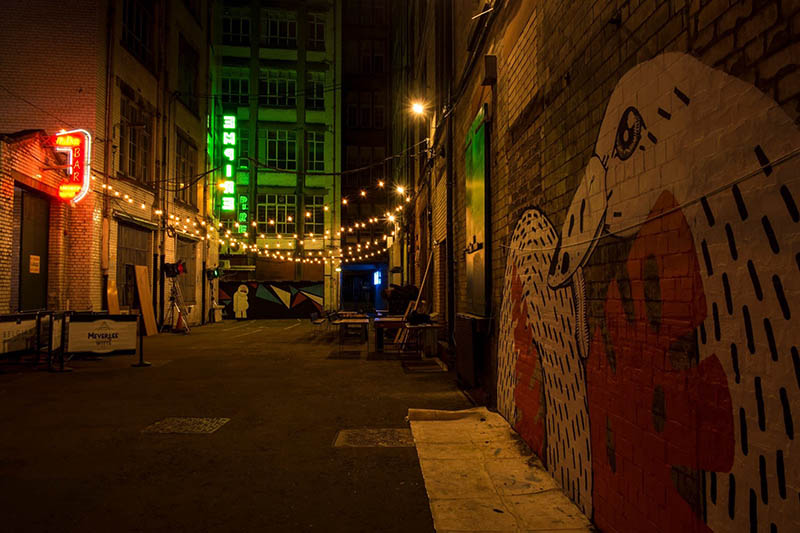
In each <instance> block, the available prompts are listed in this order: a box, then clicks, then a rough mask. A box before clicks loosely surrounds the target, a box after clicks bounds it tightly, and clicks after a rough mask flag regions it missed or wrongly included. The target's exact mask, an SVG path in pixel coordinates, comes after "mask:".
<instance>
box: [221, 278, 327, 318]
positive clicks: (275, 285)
mask: <svg viewBox="0 0 800 533" xmlns="http://www.w3.org/2000/svg"><path fill="white" fill-rule="evenodd" d="M242 286H244V288H245V290H244V291H242V290H241V287H242ZM322 290H323V286H322V283H317V282H313V281H312V282H305V281H292V282H284V281H275V282H272V281H244V282H242V281H220V283H219V303H220V304H222V305H224V306H225V316H226V317H227V318H234V317H238V318H309V317H310V316H311V313H319V312H320V311H322V307H323V299H322V294H323V293H322ZM237 292H238V293H240V294H244V295H246V297H247V301H246V303H244V302H242V303H240V304H239V305H237V306H234V296H236V293H237ZM234 307H236V309H234ZM236 310H239V313H238V314H237V313H236ZM242 315H243V316H242Z"/></svg>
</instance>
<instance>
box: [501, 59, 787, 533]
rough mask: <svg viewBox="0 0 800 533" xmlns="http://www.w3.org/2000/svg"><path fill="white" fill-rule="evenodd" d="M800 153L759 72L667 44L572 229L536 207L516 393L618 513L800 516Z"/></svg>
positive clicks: (603, 519)
mask: <svg viewBox="0 0 800 533" xmlns="http://www.w3.org/2000/svg"><path fill="white" fill-rule="evenodd" d="M799 149H800V131H798V128H797V126H795V124H794V123H793V121H792V120H791V119H790V118H789V117H788V116H787V115H786V114H785V113H784V112H783V111H782V110H781V108H780V107H779V106H778V105H777V103H775V102H774V101H773V100H772V99H770V98H769V97H767V96H766V95H764V94H763V93H761V92H760V91H759V90H758V89H756V88H755V87H754V86H752V85H750V84H748V83H746V82H744V81H742V80H739V79H737V78H734V77H732V76H729V75H727V74H725V73H724V72H722V71H719V70H715V69H712V68H710V67H708V66H706V65H704V64H702V63H701V62H699V61H697V60H696V59H694V58H692V57H690V56H686V55H683V54H677V53H676V54H664V55H661V56H658V57H656V58H654V59H652V60H650V61H647V62H644V63H642V64H640V65H638V66H636V67H635V68H634V69H632V70H631V71H629V72H628V73H626V74H625V75H624V76H623V77H622V79H621V80H620V81H619V83H618V85H617V87H616V88H615V90H614V91H613V93H612V94H611V96H610V98H609V102H608V105H607V108H606V112H605V115H604V118H603V121H602V124H601V127H600V130H599V133H598V138H597V141H596V144H595V148H594V155H593V156H592V157H591V158H590V160H589V162H588V163H587V166H586V169H585V171H584V175H583V177H582V179H581V180H580V183H579V184H578V187H577V188H576V190H575V194H574V197H573V199H572V202H571V204H570V207H569V209H568V210H567V212H566V215H565V218H564V223H563V225H562V226H561V228H560V230H556V229H555V228H553V226H552V224H551V223H550V222H549V220H548V218H547V216H546V214H545V213H544V212H543V211H542V210H541V209H537V208H531V209H529V210H528V211H526V212H525V213H523V214H522V216H521V218H520V220H519V222H518V223H517V226H516V229H515V231H514V233H513V235H512V239H511V242H510V245H509V255H508V260H507V264H506V274H505V282H504V294H503V303H502V313H501V319H500V339H499V344H498V365H499V371H498V407H499V409H500V411H501V413H502V414H503V415H504V416H506V417H507V418H508V419H509V421H510V422H511V423H512V424H513V425H514V426H515V427H516V428H517V430H518V431H519V432H520V434H521V435H522V436H523V438H525V439H526V441H528V442H529V444H531V446H532V448H533V449H534V450H535V451H536V452H537V453H538V454H539V455H540V456H541V457H542V458H543V460H544V462H545V464H546V466H547V468H548V469H549V470H550V471H551V472H552V473H553V475H554V477H555V478H556V479H557V480H558V481H559V483H561V486H562V488H563V489H564V490H565V492H567V494H568V495H570V496H571V497H572V498H573V499H574V500H575V501H576V503H578V505H579V506H580V507H581V508H583V509H584V511H585V512H587V514H589V515H590V516H592V517H593V519H594V521H595V523H596V524H597V526H598V527H599V528H600V529H602V530H610V531H631V532H633V531H636V532H638V531H663V532H667V531H681V530H687V531H755V530H756V529H757V528H758V529H759V530H765V531H766V530H768V531H771V532H772V531H776V532H779V531H798V530H800V492H798V490H800V486H799V485H798V483H800V460H799V459H798V454H797V453H795V454H792V453H791V447H792V443H793V440H794V437H795V431H794V416H795V415H796V414H797V411H798V409H800V405H799V404H798V400H797V397H798V392H799V389H800V356H798V344H800V333H798V328H797V327H796V324H795V323H794V322H795V321H796V318H797V315H798V312H800V311H799V310H798V309H795V307H796V305H797V303H796V302H797V300H798V296H800V275H798V274H800V210H798V206H797V201H796V198H797V195H798V189H799V188H800V183H798V182H799V181H800V158H799V157H796V156H797V155H798V154H797V152H798V150H799ZM601 251H602V252H603V253H600V252H601ZM544 272H546V274H543V273H544ZM584 277H585V278H586V283H584ZM588 284H591V286H592V293H591V298H592V299H593V300H594V301H595V302H597V305H596V306H595V308H594V309H595V312H594V313H593V314H592V316H590V317H587V316H586V315H587V313H586V310H585V303H586V302H587V301H588V298H589V295H587V290H586V286H587V285H588ZM587 324H588V325H587ZM586 420H588V423H587V422H586ZM563 444H566V445H567V447H566V448H563V447H562V446H563ZM795 447H796V445H795ZM572 450H575V453H574V454H573V453H572ZM565 452H566V453H565ZM765 524H768V527H765Z"/></svg>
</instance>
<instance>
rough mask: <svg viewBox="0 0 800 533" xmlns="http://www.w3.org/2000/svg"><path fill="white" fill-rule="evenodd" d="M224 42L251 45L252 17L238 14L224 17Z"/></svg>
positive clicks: (232, 44)
mask: <svg viewBox="0 0 800 533" xmlns="http://www.w3.org/2000/svg"><path fill="white" fill-rule="evenodd" d="M222 44H228V45H231V46H250V19H248V18H246V17H244V16H236V15H226V16H224V17H222Z"/></svg>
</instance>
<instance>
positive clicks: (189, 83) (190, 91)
mask: <svg viewBox="0 0 800 533" xmlns="http://www.w3.org/2000/svg"><path fill="white" fill-rule="evenodd" d="M199 64H200V59H199V56H198V54H197V51H196V50H195V49H194V48H193V47H192V45H190V44H189V43H188V41H186V39H184V38H183V35H181V38H180V45H179V47H178V100H180V101H181V102H183V105H185V106H186V107H187V108H188V109H189V110H190V111H192V112H194V113H195V114H197V113H198V107H197V67H198V65H199Z"/></svg>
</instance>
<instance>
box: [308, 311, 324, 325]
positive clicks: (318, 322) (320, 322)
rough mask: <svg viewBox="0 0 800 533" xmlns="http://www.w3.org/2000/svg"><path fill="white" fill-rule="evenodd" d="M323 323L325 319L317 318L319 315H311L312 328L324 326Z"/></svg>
mask: <svg viewBox="0 0 800 533" xmlns="http://www.w3.org/2000/svg"><path fill="white" fill-rule="evenodd" d="M325 322H326V320H325V318H324V317H321V316H319V313H311V325H312V326H313V327H314V329H319V326H322V325H324V324H325Z"/></svg>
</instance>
